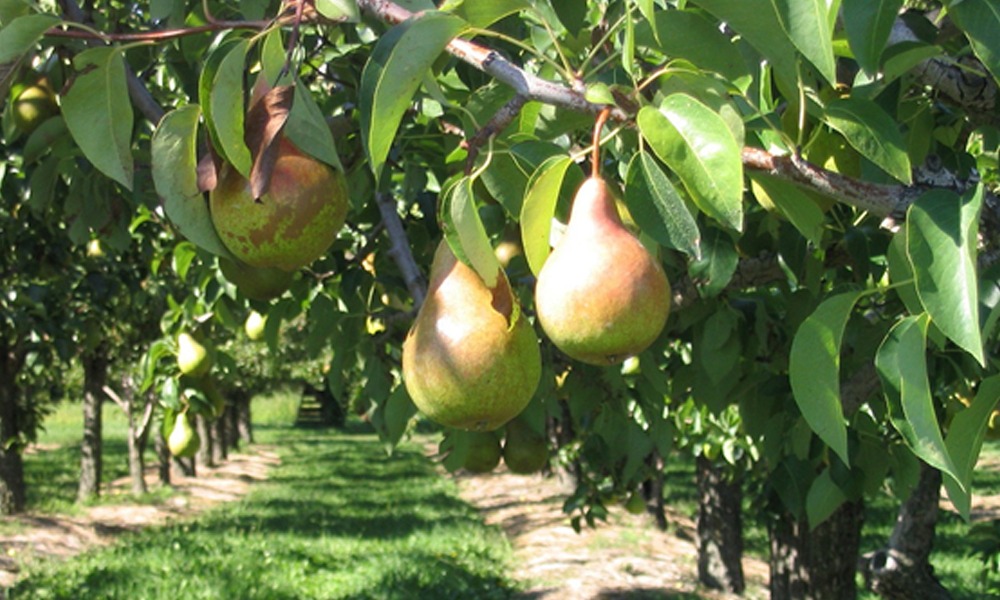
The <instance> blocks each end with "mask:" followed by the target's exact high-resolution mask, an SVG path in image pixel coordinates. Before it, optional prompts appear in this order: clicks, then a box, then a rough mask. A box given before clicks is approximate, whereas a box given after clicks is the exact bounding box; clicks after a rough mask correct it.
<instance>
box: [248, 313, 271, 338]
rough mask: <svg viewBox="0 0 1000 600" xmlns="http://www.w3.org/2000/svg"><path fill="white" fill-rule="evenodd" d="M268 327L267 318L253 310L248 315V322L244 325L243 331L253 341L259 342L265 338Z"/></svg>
mask: <svg viewBox="0 0 1000 600" xmlns="http://www.w3.org/2000/svg"><path fill="white" fill-rule="evenodd" d="M266 326H267V317H265V316H264V315H262V314H260V313H259V312H257V311H255V310H252V311H250V314H249V315H247V320H246V322H245V323H243V330H244V331H245V332H246V334H247V337H248V338H250V340H251V341H254V342H256V341H258V340H260V339H262V338H263V337H264V327H266Z"/></svg>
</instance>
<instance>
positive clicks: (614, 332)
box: [535, 176, 670, 366]
mask: <svg viewBox="0 0 1000 600" xmlns="http://www.w3.org/2000/svg"><path fill="white" fill-rule="evenodd" d="M535 309H536V311H537V314H538V321H539V323H541V325H542V329H543V330H545V333H546V334H547V335H548V336H549V339H551V340H552V343H554V344H555V345H556V346H557V347H558V348H559V349H560V350H562V351H563V352H564V353H565V354H567V355H568V356H570V357H571V358H575V359H577V360H579V361H582V362H586V363H590V364H595V365H605V366H606V365H612V364H615V363H620V362H622V361H623V360H625V359H626V358H628V357H629V356H633V355H635V354H638V353H640V352H642V351H643V350H645V349H646V347H648V346H649V345H650V344H651V343H652V342H653V340H655V339H656V338H657V337H658V336H659V335H660V331H662V330H663V326H664V325H665V324H666V321H667V315H668V314H669V312H670V283H669V282H668V281H667V276H666V274H665V273H664V272H663V267H662V266H661V265H660V262H659V260H657V259H656V257H654V256H653V255H652V254H650V252H649V251H648V250H646V248H645V246H643V245H642V243H641V242H640V241H639V240H638V238H636V237H635V236H634V235H633V234H632V233H631V232H630V231H629V230H628V229H626V228H625V226H624V225H622V221H621V217H620V216H619V214H618V209H617V207H616V206H615V200H614V198H613V197H612V195H611V192H610V190H609V189H608V185H607V183H605V181H604V180H603V179H601V178H600V177H597V176H592V177H590V178H588V179H587V180H586V181H585V182H584V183H583V185H581V186H580V189H579V190H578V191H577V193H576V196H575V198H574V200H573V208H572V210H571V212H570V219H569V224H568V225H567V227H566V232H565V234H564V235H563V237H562V239H561V240H560V241H559V243H558V245H557V246H556V248H555V249H554V250H553V251H552V254H550V255H549V257H548V260H546V261H545V264H544V265H543V266H542V270H541V272H539V274H538V280H537V282H536V285H535Z"/></svg>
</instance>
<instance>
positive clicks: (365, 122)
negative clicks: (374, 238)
mask: <svg viewBox="0 0 1000 600" xmlns="http://www.w3.org/2000/svg"><path fill="white" fill-rule="evenodd" d="M464 27H465V22H464V21H462V19H459V18H458V17H455V16H453V15H449V14H446V13H441V12H435V11H430V12H425V13H423V14H420V15H418V16H414V17H412V18H410V19H408V20H406V21H404V22H403V23H400V24H399V25H396V26H395V27H393V28H392V29H390V30H389V31H388V32H386V33H385V34H384V35H383V36H382V37H380V38H379V41H378V43H376V44H375V49H374V50H373V51H372V54H371V57H370V58H369V59H368V63H367V64H366V65H365V69H364V71H363V72H362V74H361V89H360V101H359V103H358V104H359V106H358V109H359V117H360V120H361V137H362V140H363V142H364V145H365V149H366V150H367V152H368V160H369V163H370V167H371V169H372V172H373V173H374V174H375V177H376V179H377V178H378V176H379V174H380V173H381V172H382V166H383V165H384V164H385V160H386V157H388V155H389V148H390V147H391V145H392V141H393V139H394V138H395V136H396V130H397V129H398V128H399V124H400V121H401V120H402V118H403V113H405V112H406V108H407V107H408V106H409V105H410V101H411V100H412V99H413V95H414V94H415V93H416V92H417V88H419V87H420V82H421V80H422V79H423V76H424V73H426V72H427V70H428V69H429V68H430V66H431V64H432V63H433V62H434V61H435V60H436V59H437V57H438V55H440V54H441V51H442V50H444V47H445V46H446V45H447V44H448V42H449V41H451V39H452V38H454V37H455V36H456V35H458V34H459V33H460V32H461V31H462V29H463V28H464Z"/></svg>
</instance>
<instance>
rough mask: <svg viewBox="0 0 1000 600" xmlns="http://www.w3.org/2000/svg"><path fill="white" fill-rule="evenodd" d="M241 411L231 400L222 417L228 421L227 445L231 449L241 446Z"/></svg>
mask: <svg viewBox="0 0 1000 600" xmlns="http://www.w3.org/2000/svg"><path fill="white" fill-rule="evenodd" d="M239 416H240V411H239V408H238V407H237V406H236V405H235V404H233V403H232V402H230V403H229V404H227V405H226V412H225V413H224V414H223V416H222V418H223V420H224V421H225V422H226V447H227V448H229V450H237V449H238V448H239V447H240V423H239Z"/></svg>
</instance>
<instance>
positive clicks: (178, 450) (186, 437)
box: [167, 412, 201, 458]
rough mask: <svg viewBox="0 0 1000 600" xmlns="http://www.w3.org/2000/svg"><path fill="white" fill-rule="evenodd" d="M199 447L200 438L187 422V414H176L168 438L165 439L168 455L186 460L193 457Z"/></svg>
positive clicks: (189, 422)
mask: <svg viewBox="0 0 1000 600" xmlns="http://www.w3.org/2000/svg"><path fill="white" fill-rule="evenodd" d="M200 447H201V437H199V436H198V431H197V430H196V429H195V428H194V427H193V426H192V425H191V421H190V420H188V416H187V413H183V412H182V413H178V414H177V418H176V419H174V427H173V429H171V430H170V436H168V437H167V448H168V449H169V450H170V454H173V455H174V456H176V457H178V458H187V457H191V456H194V455H195V453H196V452H198V448H200Z"/></svg>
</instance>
